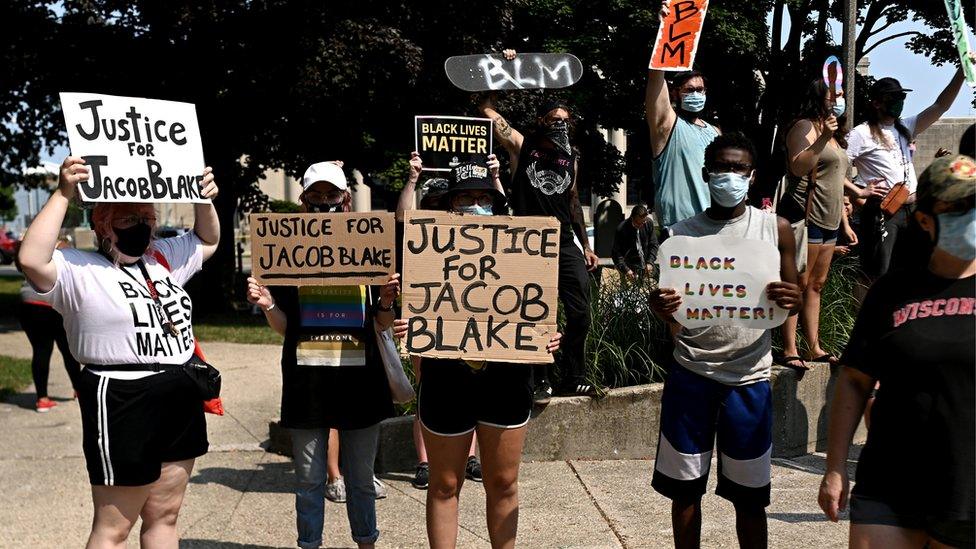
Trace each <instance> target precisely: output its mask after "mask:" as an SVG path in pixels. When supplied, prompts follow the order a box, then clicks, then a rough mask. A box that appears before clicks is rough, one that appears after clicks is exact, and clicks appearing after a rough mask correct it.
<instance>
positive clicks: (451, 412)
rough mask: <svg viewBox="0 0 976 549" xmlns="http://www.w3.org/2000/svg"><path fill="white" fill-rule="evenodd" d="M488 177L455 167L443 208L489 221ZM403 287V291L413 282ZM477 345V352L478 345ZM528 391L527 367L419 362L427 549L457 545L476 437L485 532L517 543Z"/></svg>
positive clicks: (499, 196) (496, 200)
mask: <svg viewBox="0 0 976 549" xmlns="http://www.w3.org/2000/svg"><path fill="white" fill-rule="evenodd" d="M488 173H489V170H488V169H487V168H486V167H485V166H477V165H472V164H462V165H461V166H458V167H457V168H455V169H454V170H453V171H452V172H451V179H450V181H451V186H450V187H449V190H448V192H447V194H446V195H444V197H443V199H442V202H441V203H442V206H443V207H444V209H446V210H448V211H451V212H455V213H459V214H463V215H464V216H465V217H467V216H477V217H481V216H491V215H493V214H494V212H495V211H498V210H501V209H502V207H503V206H504V203H505V196H504V194H503V193H502V192H500V191H499V190H498V189H497V187H496V186H495V185H494V184H493V183H492V182H491V180H492V179H497V177H498V167H497V166H493V167H492V169H491V174H492V178H491V179H489V177H488ZM462 230H463V229H462ZM435 238H436V237H435ZM445 252H447V250H445ZM406 283H407V287H408V288H409V287H410V284H411V281H409V280H407V281H406ZM464 295H467V291H465V292H464ZM462 299H464V300H467V299H468V298H467V297H464V298H462ZM406 307H407V305H405V308H406ZM405 310H406V309H405ZM506 324H507V322H506ZM394 333H395V335H396V336H397V337H400V338H408V345H409V335H408V333H409V327H408V322H407V320H406V319H403V320H398V321H396V328H395V330H394ZM560 339H561V335H560V334H559V333H556V334H554V335H553V336H552V337H551V338H550V339H549V341H548V344H547V345H546V351H547V352H548V353H554V352H556V351H557V350H558V349H559V342H560ZM478 346H479V349H480V348H481V344H478ZM532 393H533V391H532V369H531V366H530V365H529V364H525V363H504V362H492V361H483V360H463V359H456V358H452V359H445V358H425V359H424V362H423V377H422V378H421V380H420V388H419V389H418V394H417V415H418V417H419V419H420V422H421V425H422V427H423V436H424V443H425V446H426V449H427V457H428V459H429V462H430V484H429V487H428V490H427V539H428V541H429V542H430V546H431V547H433V548H435V549H439V548H445V547H454V546H455V545H456V544H457V536H458V499H459V497H460V492H461V487H462V485H463V484H464V479H465V476H466V466H467V460H468V449H469V448H470V446H471V438H472V435H474V434H475V433H477V437H478V441H479V444H480V446H481V460H482V475H483V479H484V486H485V500H486V507H487V513H486V514H487V521H488V535H489V537H490V539H491V544H492V547H514V546H515V537H516V533H517V531H518V509H519V506H518V471H519V464H520V462H521V460H522V446H523V444H524V442H525V433H526V426H527V424H528V422H529V417H530V415H531V412H532Z"/></svg>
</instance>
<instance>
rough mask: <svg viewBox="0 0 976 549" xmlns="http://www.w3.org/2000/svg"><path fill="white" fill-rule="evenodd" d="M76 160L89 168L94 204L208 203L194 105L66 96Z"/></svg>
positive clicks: (88, 193)
mask: <svg viewBox="0 0 976 549" xmlns="http://www.w3.org/2000/svg"><path fill="white" fill-rule="evenodd" d="M60 95H61V110H62V111H63V112H64V122H65V125H66V126H67V129H68V143H69V144H70V145H71V154H72V155H74V156H80V157H82V158H84V159H85V161H86V162H87V163H88V167H89V168H90V169H91V176H90V177H89V179H88V181H87V182H83V183H80V184H79V185H78V190H79V191H80V192H81V197H82V198H83V199H84V200H86V201H89V202H209V200H207V199H205V198H202V197H201V196H200V186H199V182H200V180H202V179H203V175H202V174H203V168H204V167H205V165H204V162H203V146H202V144H201V141H200V127H199V126H198V125H197V111H196V107H195V106H194V105H193V104H192V103H178V102H175V101H161V100H158V99H144V98H138V97H119V96H115V95H102V94H97V93H62V94H60Z"/></svg>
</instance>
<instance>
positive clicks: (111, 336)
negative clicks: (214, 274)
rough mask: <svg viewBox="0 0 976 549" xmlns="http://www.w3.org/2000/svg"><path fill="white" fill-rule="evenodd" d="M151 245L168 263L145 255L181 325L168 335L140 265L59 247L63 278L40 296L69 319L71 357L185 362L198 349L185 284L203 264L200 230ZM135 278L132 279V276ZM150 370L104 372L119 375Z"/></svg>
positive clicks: (163, 300)
mask: <svg viewBox="0 0 976 549" xmlns="http://www.w3.org/2000/svg"><path fill="white" fill-rule="evenodd" d="M152 246H153V248H154V249H155V250H156V251H158V252H160V253H161V254H162V255H163V257H164V258H166V261H167V262H168V263H169V266H170V269H171V270H169V269H167V268H166V267H164V266H163V265H160V263H159V262H158V261H156V259H155V258H154V257H153V256H152V254H151V253H148V254H146V255H144V256H143V257H142V260H143V262H144V263H145V265H146V270H147V272H148V273H149V276H150V277H151V278H152V280H153V282H154V283H155V285H156V290H157V292H158V293H159V299H160V301H161V303H162V306H163V309H164V311H165V313H163V316H164V318H165V316H166V313H168V316H169V319H170V321H171V322H172V323H173V325H174V327H175V328H176V330H177V332H178V333H177V335H175V336H174V335H171V334H168V333H166V332H165V331H164V330H163V328H162V326H161V325H160V321H159V317H158V313H157V309H156V305H155V303H154V302H153V299H152V297H150V294H149V290H148V288H147V287H146V282H145V277H143V275H142V272H141V271H140V270H139V267H138V266H137V265H118V266H116V265H114V264H113V263H112V262H111V261H109V260H108V259H107V258H106V257H105V256H103V255H101V254H99V253H97V252H85V251H81V250H75V249H70V248H69V249H63V250H55V252H54V264H55V265H56V266H57V270H58V279H57V281H56V282H55V284H54V288H52V289H51V291H50V292H47V293H46V294H42V296H43V297H44V298H45V299H46V300H47V301H49V302H50V303H51V305H52V306H53V307H54V309H55V310H56V311H58V312H59V313H61V316H63V317H64V329H65V331H66V332H67V334H68V345H69V347H70V349H71V354H72V355H74V357H75V359H77V360H78V362H81V363H82V364H98V365H111V364H183V363H184V362H186V361H187V360H189V358H190V356H191V355H192V354H193V348H194V339H193V326H192V323H191V318H192V316H191V315H192V311H193V305H192V303H191V302H190V296H189V295H188V294H187V293H186V291H185V290H184V289H183V284H185V283H186V281H187V280H189V279H190V277H192V276H193V275H194V274H196V273H197V272H198V271H199V270H200V268H201V266H202V264H203V243H202V242H201V241H200V239H199V237H197V236H196V234H194V233H192V232H190V233H188V234H185V235H182V236H178V237H175V238H164V239H161V240H156V241H154V242H153V245H152ZM130 275H131V276H130ZM148 373H150V374H151V373H152V372H148ZM146 374H147V373H146V372H102V375H107V376H108V377H112V378H118V379H136V378H139V377H144V376H145V375H146Z"/></svg>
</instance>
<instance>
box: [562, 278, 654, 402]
mask: <svg viewBox="0 0 976 549" xmlns="http://www.w3.org/2000/svg"><path fill="white" fill-rule="evenodd" d="M653 288H654V283H653V281H650V280H648V281H643V282H639V283H633V284H621V283H620V282H619V279H618V278H616V277H612V278H610V279H609V280H607V281H604V283H603V284H601V285H599V286H597V285H595V284H594V285H592V286H591V289H590V296H591V298H590V318H591V321H590V331H589V333H588V334H587V337H586V354H585V357H586V375H587V379H588V380H589V381H590V383H593V384H595V385H598V386H602V387H611V388H612V387H626V386H630V385H640V384H643V383H655V382H659V381H662V380H663V379H664V372H665V367H664V365H665V364H666V363H667V361H668V360H669V357H670V355H671V350H672V346H671V342H670V338H669V337H668V335H667V331H666V327H665V325H664V323H663V322H661V320H660V319H658V318H657V317H656V316H654V313H652V312H651V310H650V307H648V295H649V293H650V291H651V290H652V289H653ZM562 325H563V326H565V322H564V321H563V323H562Z"/></svg>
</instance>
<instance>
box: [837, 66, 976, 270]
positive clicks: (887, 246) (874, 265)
mask: <svg viewBox="0 0 976 549" xmlns="http://www.w3.org/2000/svg"><path fill="white" fill-rule="evenodd" d="M969 57H970V59H974V60H976V54H973V52H970V53H969ZM963 80H964V76H963V72H962V68H961V67H960V69H959V70H957V71H956V74H955V76H953V77H952V80H951V81H950V82H949V84H948V85H947V86H946V87H945V89H944V90H942V93H940V94H939V97H938V98H937V99H936V100H935V103H933V104H932V105H930V106H929V107H927V108H926V109H925V110H923V111H922V112H920V113H918V114H917V115H915V116H909V117H907V118H902V117H901V113H902V108H903V107H904V105H905V98H906V97H907V93H908V92H910V91H912V90H910V89H906V88H903V87H902V86H901V84H900V83H899V82H898V80H895V79H894V78H881V79H878V80H877V81H876V82H875V83H874V84H873V85H872V86H871V89H870V90H869V92H868V95H869V97H870V98H871V102H870V104H869V105H867V107H866V113H865V114H866V117H867V120H866V121H865V122H862V123H861V124H859V125H858V126H856V127H855V128H854V129H852V130H851V132H850V134H848V136H847V156H848V157H849V158H850V159H851V162H852V163H853V164H854V167H855V168H857V172H858V181H859V183H860V184H861V186H862V187H866V188H869V187H870V188H873V191H874V192H873V194H874V196H871V197H870V198H868V200H867V202H866V203H865V204H864V208H863V209H862V211H861V216H860V217H861V225H860V235H859V238H858V240H859V241H860V247H861V263H862V267H863V269H864V272H865V273H866V274H867V275H868V277H869V278H871V279H872V280H874V279H876V278H877V277H880V276H881V275H883V274H885V273H886V272H887V271H888V269H889V267H891V265H892V257H894V256H903V255H904V254H905V252H906V251H907V250H910V249H912V248H924V246H911V245H908V244H907V242H908V240H906V237H907V236H908V233H907V231H908V218H909V213H910V210H913V209H914V203H915V187H916V186H917V185H918V182H917V180H916V177H915V167H914V165H913V164H912V156H913V153H914V152H915V146H914V145H913V144H912V142H913V141H914V140H915V138H916V137H918V136H919V135H920V134H921V133H922V132H924V131H925V130H927V129H928V128H929V126H931V125H932V124H934V123H935V122H937V121H938V120H939V118H940V117H941V116H942V115H943V114H945V112H946V111H947V110H949V107H950V106H952V103H953V101H955V100H956V96H957V95H959V89H960V88H961V87H962V83H963ZM903 181H904V182H905V184H906V185H907V186H908V192H909V193H911V195H910V196H909V198H908V200H907V201H906V203H905V205H904V206H903V207H902V208H901V209H900V210H899V211H898V212H897V213H896V214H895V215H894V216H890V217H888V216H886V215H882V212H881V200H882V199H883V198H884V196H885V195H886V194H887V193H888V191H889V190H891V188H892V187H893V186H894V185H896V184H898V183H901V182H903ZM902 259H906V260H907V259H908V258H907V257H903V258H902ZM926 259H927V258H926ZM898 261H899V262H901V263H903V264H907V262H906V261H902V260H898Z"/></svg>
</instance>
